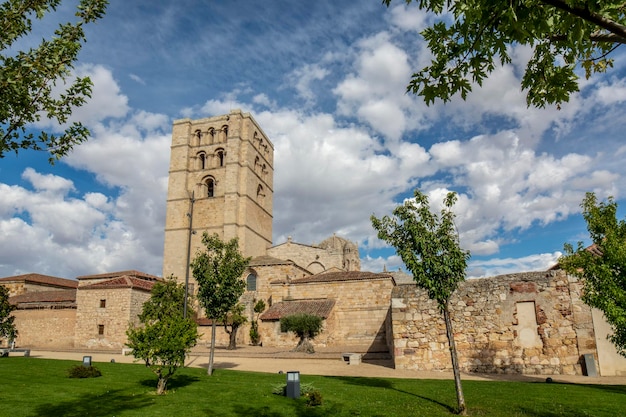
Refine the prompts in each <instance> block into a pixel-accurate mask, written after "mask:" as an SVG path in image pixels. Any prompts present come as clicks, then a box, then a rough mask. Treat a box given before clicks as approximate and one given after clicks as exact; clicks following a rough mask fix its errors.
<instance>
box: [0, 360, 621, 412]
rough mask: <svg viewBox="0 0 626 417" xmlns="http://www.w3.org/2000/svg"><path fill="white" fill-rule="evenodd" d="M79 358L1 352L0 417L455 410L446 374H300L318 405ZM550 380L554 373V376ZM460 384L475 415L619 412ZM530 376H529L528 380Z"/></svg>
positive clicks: (585, 401)
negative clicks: (90, 368) (87, 363)
mask: <svg viewBox="0 0 626 417" xmlns="http://www.w3.org/2000/svg"><path fill="white" fill-rule="evenodd" d="M79 361H80V359H77V361H74V362H71V361H61V360H47V359H37V358H35V357H30V358H24V357H21V356H20V357H9V358H3V359H1V360H0V364H1V365H0V366H1V367H2V374H3V382H2V390H1V391H0V415H1V416H11V417H32V416H49V417H52V416H63V417H83V416H86V415H89V416H103V417H104V416H117V417H143V416H150V417H171V416H178V415H181V410H184V415H185V417H200V416H202V417H204V416H209V415H211V416H220V417H242V416H268V417H269V416H271V417H292V416H299V417H322V416H333V417H335V416H337V417H349V416H360V417H382V416H393V417H409V416H411V417H412V416H428V417H450V416H451V415H452V410H454V408H455V403H456V401H455V397H454V391H453V390H451V389H450V387H451V385H452V381H450V380H414V379H394V378H355V377H325V376H313V375H303V374H301V376H300V379H301V383H302V384H308V383H311V384H313V385H314V386H315V388H316V389H318V390H319V391H320V392H322V393H324V401H323V404H322V405H321V406H319V407H308V406H307V398H306V397H304V396H303V397H302V398H300V399H297V400H294V399H290V398H286V397H283V396H279V395H273V394H272V392H271V390H272V386H274V385H275V384H279V383H284V382H285V375H284V374H282V375H280V374H278V373H271V374H263V373H254V372H238V371H233V370H227V369H221V368H218V369H216V370H215V373H214V375H213V376H212V377H211V378H208V377H207V376H206V371H205V370H203V369H202V368H181V369H180V370H179V371H178V372H177V373H176V375H174V376H173V377H172V379H171V380H170V382H169V383H168V387H169V388H168V392H169V395H167V396H158V395H154V379H150V378H148V379H147V378H146V372H145V369H144V367H143V366H142V365H137V364H123V363H109V362H102V363H100V362H98V363H96V364H95V365H96V366H97V367H98V368H100V369H101V370H102V374H103V376H102V377H100V378H89V379H70V378H68V377H67V369H68V368H69V367H70V366H71V365H72V364H75V363H77V362H79ZM554 379H555V380H557V379H558V378H556V377H555V378H554ZM529 381H530V382H506V381H465V382H464V384H463V385H464V389H465V394H466V397H467V401H468V404H470V407H469V408H468V413H469V415H472V416H480V417H583V416H586V417H589V416H593V417H615V416H619V415H622V414H623V410H624V409H625V408H626V386H623V385H595V384H594V385H577V384H563V383H558V382H554V383H552V384H546V383H544V382H542V381H543V380H542V379H541V380H529ZM533 381H535V382H533Z"/></svg>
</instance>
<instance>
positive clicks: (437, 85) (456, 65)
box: [383, 0, 626, 107]
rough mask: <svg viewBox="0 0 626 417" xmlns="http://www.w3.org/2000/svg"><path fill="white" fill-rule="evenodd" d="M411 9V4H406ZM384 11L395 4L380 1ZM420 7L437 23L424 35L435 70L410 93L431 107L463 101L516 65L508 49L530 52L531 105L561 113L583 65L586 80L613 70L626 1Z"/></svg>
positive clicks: (470, 1)
mask: <svg viewBox="0 0 626 417" xmlns="http://www.w3.org/2000/svg"><path fill="white" fill-rule="evenodd" d="M406 2H407V3H411V0H406ZM383 3H385V4H386V5H387V6H389V4H390V3H391V0H383ZM416 3H418V7H419V8H420V9H423V10H426V11H428V12H432V13H435V14H436V15H442V14H444V13H448V12H450V13H451V14H452V15H453V21H452V22H450V23H447V22H446V20H444V19H440V20H437V21H435V22H434V23H433V24H432V25H431V26H430V27H428V28H426V29H425V30H423V31H422V32H421V34H422V36H423V37H424V39H425V40H426V41H427V42H428V49H429V50H430V51H431V52H432V54H433V58H432V61H431V64H430V65H429V66H427V67H425V68H422V69H421V70H420V71H419V72H417V73H414V74H413V76H412V79H411V81H410V83H409V85H408V87H407V91H409V92H412V93H414V94H418V95H420V96H422V97H423V98H424V100H425V101H426V103H427V104H430V103H433V102H434V101H435V99H437V98H439V99H441V100H443V101H444V102H447V101H449V100H451V98H452V96H453V95H455V94H457V93H459V94H460V95H461V97H462V98H463V99H465V98H466V96H467V93H468V92H470V91H471V89H472V85H471V83H472V82H475V83H476V84H478V85H482V82H483V80H484V78H485V77H486V76H488V75H489V74H490V73H491V72H492V71H493V70H494V69H495V65H496V62H497V61H499V62H500V63H501V64H506V63H510V62H511V56H510V52H511V50H510V47H511V46H514V45H526V46H530V47H531V48H532V49H533V55H532V58H531V59H530V61H529V62H528V64H527V66H526V70H525V73H524V76H523V77H522V84H521V87H522V89H524V90H528V92H527V96H526V102H527V104H528V106H531V105H532V106H536V107H545V105H546V104H556V105H557V107H560V104H561V103H563V102H567V101H569V97H570V94H571V93H573V92H576V91H578V75H577V74H576V73H575V70H576V68H577V66H578V65H580V66H581V67H582V68H584V70H585V76H586V77H587V78H589V77H590V76H591V75H592V74H593V73H602V72H605V71H606V70H607V69H608V68H610V67H612V66H613V59H611V58H609V55H610V54H611V52H613V51H614V50H615V49H616V48H617V47H618V46H619V45H621V44H623V43H626V26H625V23H626V13H624V3H623V1H621V0H620V1H617V0H613V1H595V2H592V1H572V0H517V1H497V2H494V1H490V0H457V1H454V2H448V1H444V0H420V1H419V2H417V1H416Z"/></svg>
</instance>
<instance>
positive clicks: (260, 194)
mask: <svg viewBox="0 0 626 417" xmlns="http://www.w3.org/2000/svg"><path fill="white" fill-rule="evenodd" d="M256 196H257V198H263V197H265V193H264V192H263V186H262V185H261V184H259V186H258V187H257V188H256Z"/></svg>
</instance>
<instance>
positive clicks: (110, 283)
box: [80, 276, 156, 291]
mask: <svg viewBox="0 0 626 417" xmlns="http://www.w3.org/2000/svg"><path fill="white" fill-rule="evenodd" d="M155 282H156V281H153V280H145V279H141V278H135V277H132V276H121V277H117V278H113V279H109V280H106V281H101V282H96V283H94V284H89V285H85V286H82V287H80V289H81V290H94V289H102V288H135V289H138V290H144V291H152V287H153V286H154V284H155Z"/></svg>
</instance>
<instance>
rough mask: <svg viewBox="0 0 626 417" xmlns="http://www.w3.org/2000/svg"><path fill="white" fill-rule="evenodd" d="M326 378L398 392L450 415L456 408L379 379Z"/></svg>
mask: <svg viewBox="0 0 626 417" xmlns="http://www.w3.org/2000/svg"><path fill="white" fill-rule="evenodd" d="M327 378H333V379H338V380H340V381H343V382H345V383H347V384H351V385H358V386H362V387H371V388H386V389H390V390H393V391H396V392H400V393H402V394H407V395H410V396H412V397H415V398H420V399H422V400H424V401H428V402H431V403H433V404H436V405H438V406H440V407H443V408H445V409H446V410H447V411H449V412H450V413H453V414H454V413H456V408H454V407H452V406H450V405H448V404H446V403H442V402H441V401H437V400H436V399H434V398H429V397H425V396H423V395H419V394H416V393H414V392H409V391H405V390H402V389H398V388H396V387H394V384H393V382H391V381H389V380H387V379H381V378H363V377H349V376H333V377H327Z"/></svg>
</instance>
